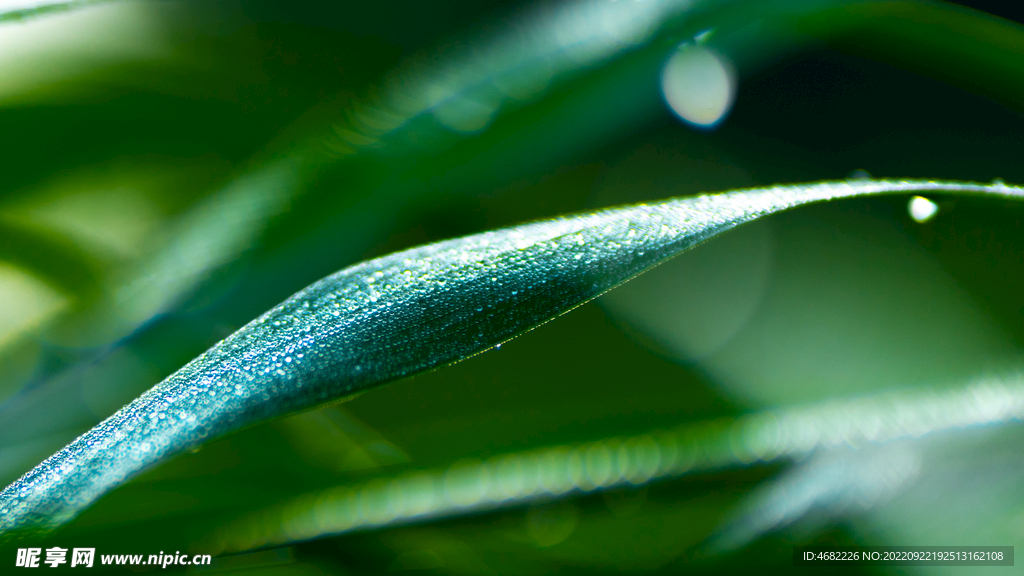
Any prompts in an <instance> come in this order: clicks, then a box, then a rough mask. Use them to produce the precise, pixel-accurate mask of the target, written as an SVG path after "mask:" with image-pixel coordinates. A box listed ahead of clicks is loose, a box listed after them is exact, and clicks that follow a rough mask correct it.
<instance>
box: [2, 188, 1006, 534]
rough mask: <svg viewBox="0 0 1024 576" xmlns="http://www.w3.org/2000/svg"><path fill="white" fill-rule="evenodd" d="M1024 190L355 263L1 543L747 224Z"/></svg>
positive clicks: (688, 203)
mask: <svg viewBox="0 0 1024 576" xmlns="http://www.w3.org/2000/svg"><path fill="white" fill-rule="evenodd" d="M911 192H913V193H924V192H953V193H982V194H989V195H993V196H1002V197H1021V196H1024V188H1018V187H1010V186H1005V185H1001V184H1000V185H982V184H970V183H950V182H930V181H870V180H862V181H849V182H826V183H819V184H811V185H801V186H786V187H774V188H765V189H757V190H741V191H734V192H729V193H724V194H717V195H706V196H696V197H689V198H682V199H675V200H667V201H663V202H659V203H654V204H650V205H637V206H628V207H623V208H615V209H610V210H604V211H600V212H596V213H592V214H584V215H578V216H571V217H565V218H559V219H554V220H547V221H542V222H537V223H532V224H526V225H522V226H517V227H513V228H507V229H503V230H497V231H493V232H487V233H483V234H477V235H474V236H468V237H465V238H459V239H454V240H448V241H445V242H440V243H437V244H431V245H427V246H422V247H418V248H413V249H411V250H406V251H403V252H398V253H395V254H391V255H389V256H385V257H382V258H378V259H375V260H371V261H368V262H364V263H361V264H357V265H355V266H352V267H349V268H346V269H344V270H342V271H340V272H337V273H336V274H333V275H331V276H328V277H327V278H324V279H323V280H320V281H319V282H316V283H315V284H313V285H311V286H309V287H308V288H306V289H304V290H302V291H300V292H298V293H297V294H295V295H294V296H292V297H291V298H289V299H288V300H286V301H285V302H283V303H282V304H280V305H279V306H277V307H275V308H273V309H272V310H270V311H269V312H267V313H265V314H264V315H263V316H261V317H259V318H257V319H256V320H254V321H253V322H251V323H249V324H248V325H247V326H245V327H243V328H242V329H240V330H238V331H237V332H235V333H234V334H232V335H231V336H229V337H228V338H226V339H225V340H223V341H221V342H220V343H218V344H217V345H215V346H214V347H213V348H211V349H210V350H209V351H207V352H206V353H204V354H203V355H201V356H200V357H198V358H196V359H195V360H193V361H192V362H190V363H189V364H187V365H186V366H185V367H183V368H182V369H180V370H178V371H177V372H175V373H174V374H172V375H171V376H169V377H168V378H167V379H166V380H164V381H163V382H161V383H160V384H158V385H156V386H155V387H153V388H152V389H150V390H149V391H148V392H146V393H145V394H143V395H142V396H140V397H139V398H138V399H136V400H135V401H134V402H132V403H131V404H129V405H128V406H125V407H124V408H122V409H121V410H119V411H118V412H117V413H115V414H114V415H113V416H111V417H110V418H108V419H107V420H105V421H103V422H102V423H100V424H99V425H97V426H96V427H95V428H93V429H92V430H90V431H89V432H87V433H85V434H83V435H82V436H81V437H79V438H78V439H77V440H75V441H74V442H72V443H71V444H69V445H68V446H67V447H65V448H64V449H63V450H61V451H60V452H58V453H57V454H55V455H53V456H51V457H50V458H48V459H47V460H46V461H44V462H43V463H41V464H40V465H39V466H37V467H36V468H34V469H33V470H31V471H30V472H28V473H27V474H26V475H25V476H23V477H22V478H20V479H19V480H18V481H16V482H14V483H13V484H11V485H10V486H8V487H7V488H6V489H5V490H4V491H3V492H2V493H0V532H3V533H6V534H11V533H14V532H17V533H24V532H39V531H46V530H49V529H53V528H56V527H57V526H60V525H61V524H63V523H65V522H67V521H68V520H70V519H71V518H73V517H74V516H75V515H76V514H77V513H78V512H80V511H81V510H83V509H84V508H86V507H87V506H88V505H89V504H91V503H92V502H93V501H95V500H96V499H97V498H99V497H100V496H102V495H103V494H104V493H106V492H107V491H109V490H110V489H112V488H114V487H115V486H117V485H119V484H121V483H122V482H124V481H125V480H126V479H128V478H129V477H131V476H132V475H134V474H136V473H138V472H139V471H141V470H142V469H144V468H146V467H147V466H150V465H152V464H154V463H156V462H158V461H160V460H162V459H164V458H166V457H168V456H170V455H172V454H175V453H178V452H181V451H182V450H185V449H187V448H190V447H193V446H196V445H198V444H201V443H203V442H205V441H207V440H209V439H212V438H214V437H217V436H221V435H223V434H226V433H228V432H231V431H233V430H237V429H238V428H241V427H243V426H247V425H251V424H254V423H257V422H259V421H262V420H265V419H268V418H272V417H274V416H279V415H283V414H287V413H289V412H294V411H296V410H301V409H303V408H308V407H312V406H316V405H318V404H321V403H323V402H327V401H329V400H334V399H338V398H344V397H346V396H349V395H352V394H354V393H356V392H359V391H361V390H364V389H366V388H369V387H370V386H373V385H376V384H381V383H384V382H388V381H391V380H395V379H398V378H402V377H405V376H409V375H412V374H415V373H417V372H421V371H423V370H427V369H430V368H434V367H438V366H442V365H445V364H449V363H452V362H457V361H459V360H462V359H464V358H466V357H468V356H471V355H473V354H477V353H479V352H482V351H484V350H487V349H488V348H491V347H493V346H495V345H496V344H500V343H502V342H504V341H506V340H508V339H510V338H512V337H514V336H516V335H518V334H521V333H523V332H525V331H527V330H530V329H531V328H534V327H536V326H538V325H540V324H542V323H544V322H547V321H548V320H551V319H552V318H554V317H556V316H558V315H560V314H563V313H565V312H567V311H569V310H571V309H572V308H574V307H576V306H579V305H580V304H582V303H584V302H587V301H588V300H591V299H593V298H594V297H596V296H598V295H600V294H601V293H603V292H605V291H607V290H609V289H611V288H613V287H614V286H616V285H618V284H620V283H622V282H625V281H626V280H628V279H630V278H632V277H633V276H636V275H637V274H639V273H641V272H643V271H644V270H647V269H648V268H651V267H652V266H654V265H656V264H658V263H660V262H662V261H664V260H666V259H668V258H670V257H672V256H674V255H676V254H678V253H680V252H682V251H684V250H686V249H688V248H691V247H693V246H695V245H697V244H699V243H701V242H703V241H705V240H707V239H709V238H711V237H712V236H715V235H716V234H719V233H721V232H724V231H726V230H728V229H730V228H733V227H735V226H737V225H739V224H742V223H744V222H749V221H751V220H754V219H756V218H758V217H760V216H764V215H767V214H771V213H773V212H777V211H780V210H784V209H786V208H791V207H794V206H798V205H801V204H807V203H811V202H817V201H823V200H830V199H835V198H844V197H854V196H863V195H871V194H882V193H911Z"/></svg>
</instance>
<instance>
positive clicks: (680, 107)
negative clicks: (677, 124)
mask: <svg viewBox="0 0 1024 576" xmlns="http://www.w3.org/2000/svg"><path fill="white" fill-rule="evenodd" d="M661 91H662V93H663V94H664V95H665V101H666V102H667V103H668V105H669V107H670V108H671V109H672V111H673V112H675V113H676V114H677V115H678V116H679V117H680V118H682V119H683V120H685V121H686V122H687V123H689V124H693V125H696V126H702V127H712V126H714V125H716V124H718V122H720V121H721V120H722V118H724V117H725V115H726V114H727V113H728V112H729V109H730V108H732V103H733V101H734V100H735V98H736V75H735V73H734V72H733V68H732V64H731V63H729V61H728V60H726V59H725V58H724V57H723V56H721V55H719V54H715V53H714V52H712V51H711V50H708V49H707V48H704V47H702V46H689V45H688V46H683V47H681V48H680V49H679V50H677V51H676V52H675V54H673V55H672V57H671V58H669V60H668V62H667V63H666V64H665V68H664V69H663V70H662V72H661Z"/></svg>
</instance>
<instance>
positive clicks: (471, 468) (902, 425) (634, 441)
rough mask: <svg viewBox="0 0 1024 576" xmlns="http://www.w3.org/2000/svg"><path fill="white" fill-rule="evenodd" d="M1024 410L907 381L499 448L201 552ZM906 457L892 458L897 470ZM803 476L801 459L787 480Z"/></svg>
mask: <svg viewBox="0 0 1024 576" xmlns="http://www.w3.org/2000/svg"><path fill="white" fill-rule="evenodd" d="M1022 418H1024V385H1022V383H1021V381H1020V379H1019V378H1018V377H1009V378H1007V379H1000V378H990V379H985V380H981V381H978V382H975V383H972V384H970V385H968V386H964V387H960V388H953V389H949V390H943V391H941V392H939V391H935V390H914V389H908V390H901V391H896V392H886V393H881V394H874V395H871V396H866V397H860V398H853V399H846V398H844V399H839V400H829V401H826V402H819V403H816V404H811V405H807V406H800V407H795V408H786V409H777V410H767V411H763V412H756V413H753V414H748V415H746V416H742V417H739V418H736V419H718V420H712V421H705V422H699V423H695V424H686V425H683V426H679V427H677V428H673V429H669V430H651V431H650V432H648V433H646V434H640V435H636V436H628V437H617V438H604V439H601V440H597V441H592V442H584V443H581V444H575V445H563V446H549V447H544V448H538V449H533V450H527V451H523V452H515V453H510V454H499V455H496V456H492V457H490V458H487V459H486V460H484V461H465V460H464V461H460V462H456V463H454V464H452V465H450V466H447V467H445V468H440V469H435V470H412V471H407V472H403V473H401V474H398V475H395V476H391V477H385V478H374V479H372V480H368V481H365V482H360V483H357V484H352V485H342V486H337V487H334V488H329V489H326V490H319V491H316V492H311V493H308V494H303V495H301V496H298V497H295V498H292V499H290V500H288V501H286V502H284V503H282V504H276V505H273V506H269V507H266V508H264V509H261V510H258V511H256V512H254V513H251V514H247V515H244V516H241V517H238V518H234V519H232V520H231V521H229V522H228V523H227V524H225V525H223V526H220V527H219V528H218V529H217V530H216V531H215V532H213V533H212V534H210V535H209V536H208V537H207V538H206V540H205V541H204V544H205V547H204V548H203V550H212V551H214V552H215V553H218V554H219V553H221V552H229V553H234V552H244V551H247V550H253V549H257V548H263V547H268V546H281V545H286V544H290V543H294V542H298V541H301V540H307V539H312V538H317V537H321V536H326V535H336V534H343V533H346V532H352V531H356V530H365V529H368V528H376V527H382V526H392V525H395V524H402V523H408V522H415V521H426V520H430V519H436V518H445V517H451V516H457V515H460V514H466V513H470V512H479V511H482V510H493V509H497V508H504V507H511V506H516V505H522V504H524V503H526V502H531V501H536V500H545V499H551V498H558V497H561V496H563V495H565V494H573V493H576V494H580V493H588V492H595V491H600V490H605V489H609V488H615V487H619V486H625V485H641V484H646V483H648V482H653V481H656V480H663V479H666V478H673V477H678V476H683V475H686V474H693V473H697V472H706V471H710V470H716V469H723V468H729V467H736V466H742V465H745V464H750V463H754V462H773V461H776V460H779V459H784V458H792V459H800V458H805V457H807V456H814V457H812V458H811V462H812V464H813V465H812V466H811V468H812V471H816V470H818V469H820V468H821V466H819V464H818V460H824V461H825V462H826V463H830V464H832V465H833V469H834V468H836V467H838V468H840V469H842V467H843V466H846V467H848V468H853V467H855V466H856V465H857V464H862V463H863V462H865V461H867V462H871V461H872V459H877V458H878V456H879V454H883V455H884V454H886V449H889V448H891V447H892V445H893V444H896V445H897V446H898V445H899V442H900V441H904V442H905V441H908V440H920V439H922V438H925V437H928V438H931V437H933V436H934V435H936V434H938V433H942V432H946V433H949V432H956V431H963V430H965V429H974V428H978V427H981V426H994V425H1006V424H1009V423H1011V422H1019V421H1020V420H1021V419H1022ZM847 449H848V450H847ZM865 449H866V450H865ZM837 454H839V456H837ZM822 456H824V458H822ZM907 464H908V463H906V462H902V463H900V462H898V463H894V465H891V466H889V467H888V469H889V470H899V469H900V466H906V465H907ZM803 468H807V466H806V465H805V466H804V467H803ZM877 473H878V470H877V467H874V468H868V469H866V470H859V471H857V470H844V473H843V474H842V475H841V476H840V477H839V478H832V477H826V478H824V479H818V480H817V482H816V483H815V484H814V487H815V489H814V490H810V489H807V487H806V486H802V487H801V488H802V489H790V490H788V491H781V492H782V494H777V493H778V492H780V490H779V489H778V488H777V486H778V485H779V484H774V485H769V487H768V488H767V489H765V490H764V492H765V493H766V494H768V495H770V496H772V497H775V498H776V500H782V502H772V504H775V510H778V509H780V508H793V509H797V510H799V509H801V508H800V503H802V502H807V501H812V500H815V499H823V498H822V494H823V493H828V491H829V490H832V491H837V490H840V489H844V488H846V487H847V486H846V485H844V484H843V483H844V482H846V483H849V485H852V486H856V482H857V481H861V482H864V481H865V478H864V477H865V476H867V477H869V478H870V477H873V476H872V474H877ZM804 476H805V473H804V470H803V469H800V468H798V469H797V471H795V473H792V474H791V476H784V477H783V479H782V480H781V481H780V483H782V484H784V483H785V482H789V481H790V477H793V478H796V479H797V481H799V479H801V478H804ZM830 481H831V483H830ZM837 481H838V483H839V484H840V486H838V487H837V486H835V485H834V484H836V483H837ZM883 488H884V487H883ZM765 499H766V498H762V499H761V500H762V501H759V500H758V499H754V500H753V502H752V503H751V506H750V507H751V508H752V509H756V507H757V506H758V505H760V506H761V507H766V506H765V504H764V502H763V500H765ZM793 501H796V502H793ZM793 515H797V514H796V513H793ZM750 516H751V514H750V513H749V512H747V514H746V515H745V516H741V517H740V518H739V519H738V520H737V521H736V524H737V526H736V527H730V528H729V530H730V532H729V533H728V534H727V536H728V538H724V539H722V540H721V541H720V542H718V543H717V544H718V545H720V546H725V545H727V544H732V545H736V543H737V542H738V543H740V544H742V543H745V542H744V539H751V538H752V537H753V536H756V535H758V534H759V533H762V532H764V531H767V529H769V528H771V527H772V526H771V525H768V526H765V525H764V524H768V523H767V522H765V521H764V520H763V519H761V520H762V523H761V524H757V523H756V522H754V521H755V520H758V518H751V517H750ZM773 518H774V517H773Z"/></svg>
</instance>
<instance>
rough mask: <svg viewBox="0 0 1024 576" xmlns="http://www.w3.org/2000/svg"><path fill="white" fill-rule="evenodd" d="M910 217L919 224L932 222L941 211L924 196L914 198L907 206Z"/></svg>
mask: <svg viewBox="0 0 1024 576" xmlns="http://www.w3.org/2000/svg"><path fill="white" fill-rule="evenodd" d="M907 210H909V211H910V217H911V218H913V219H914V220H916V221H918V222H927V221H929V220H931V219H932V218H933V217H934V216H935V214H937V213H938V211H939V206H938V205H937V204H936V203H935V202H932V201H931V200H929V199H927V198H924V197H922V196H914V197H913V198H911V199H910V203H909V204H908V205H907Z"/></svg>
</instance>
